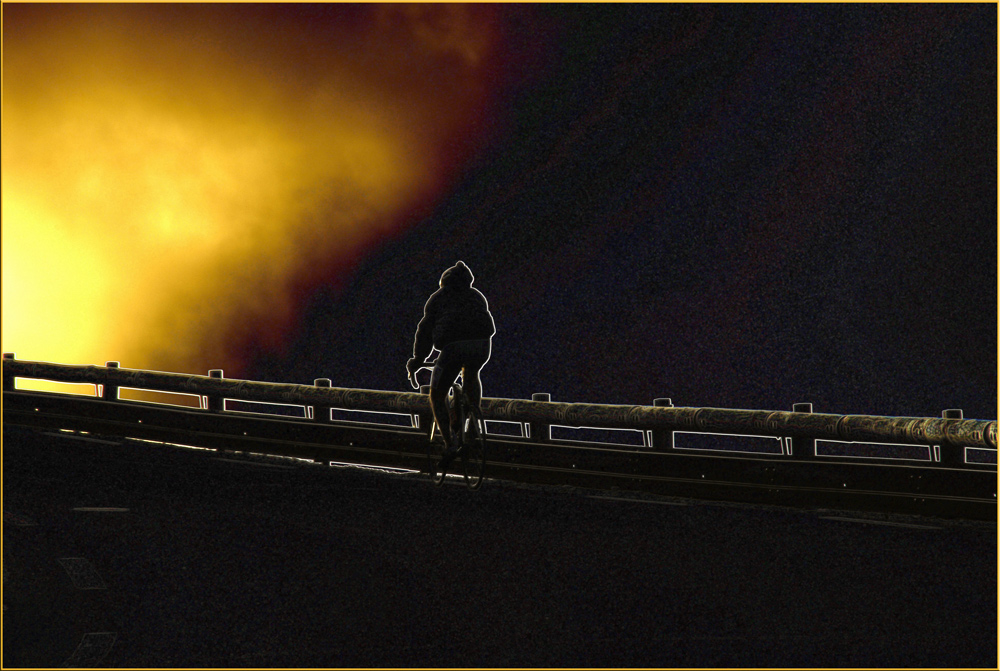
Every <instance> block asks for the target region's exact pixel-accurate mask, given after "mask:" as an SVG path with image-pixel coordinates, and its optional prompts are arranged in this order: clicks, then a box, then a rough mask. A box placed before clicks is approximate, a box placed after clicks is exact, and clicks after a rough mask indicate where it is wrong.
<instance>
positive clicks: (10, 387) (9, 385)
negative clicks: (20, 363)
mask: <svg viewBox="0 0 1000 671" xmlns="http://www.w3.org/2000/svg"><path fill="white" fill-rule="evenodd" d="M3 360H4V361H13V360H14V353H13V352H4V353H3ZM3 388H4V391H14V375H13V373H8V372H7V367H6V366H4V367H3Z"/></svg>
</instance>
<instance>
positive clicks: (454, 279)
mask: <svg viewBox="0 0 1000 671" xmlns="http://www.w3.org/2000/svg"><path fill="white" fill-rule="evenodd" d="M473 279H474V278H473V276H472V271H471V270H469V266H467V265H465V264H464V263H462V262H461V261H459V262H458V263H456V264H455V265H453V266H452V267H451V268H449V269H448V270H446V271H444V273H442V274H441V282H440V283H439V285H440V286H441V288H442V289H443V288H444V287H452V288H455V289H461V288H468V287H470V286H472V280H473Z"/></svg>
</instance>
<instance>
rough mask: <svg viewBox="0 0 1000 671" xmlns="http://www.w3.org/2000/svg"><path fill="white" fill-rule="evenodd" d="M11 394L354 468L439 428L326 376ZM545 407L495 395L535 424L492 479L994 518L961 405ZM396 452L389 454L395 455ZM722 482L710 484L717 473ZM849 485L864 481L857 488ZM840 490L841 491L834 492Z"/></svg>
mask: <svg viewBox="0 0 1000 671" xmlns="http://www.w3.org/2000/svg"><path fill="white" fill-rule="evenodd" d="M17 378H31V379H39V380H52V381H56V382H66V383H85V384H93V385H95V386H97V388H98V389H101V390H103V393H102V394H100V398H85V397H75V398H72V397H68V396H66V395H63V394H46V393H42V392H27V391H20V390H17V389H15V380H16V379H17ZM3 387H4V412H5V422H14V423H21V424H25V425H47V426H52V427H56V426H58V427H59V428H65V429H74V428H81V427H85V426H89V427H90V429H94V430H95V432H96V431H97V430H100V431H104V432H111V433H115V434H122V435H125V434H129V435H134V436H135V437H142V436H150V435H155V436H157V437H158V438H157V439H158V440H164V441H168V442H178V443H182V444H205V443H211V444H210V445H207V446H210V447H218V448H219V449H227V450H241V449H244V448H249V447H250V446H251V444H252V445H253V449H262V450H265V451H266V450H270V451H272V452H274V451H276V450H277V452H276V453H281V454H285V453H288V454H292V453H294V454H299V455H303V454H304V455H306V456H309V455H312V458H317V460H320V461H322V460H326V458H327V457H331V456H335V457H336V458H338V459H341V460H345V461H355V462H366V463H370V462H372V461H373V460H374V461H379V462H380V463H383V464H385V465H391V464H395V465H398V466H401V467H418V468H419V465H420V463H421V459H426V456H425V455H426V451H427V450H426V448H427V427H428V426H429V424H430V413H429V406H428V400H427V396H426V393H422V394H418V393H414V392H397V391H379V390H368V389H348V388H339V387H333V386H332V385H331V384H330V380H329V379H327V378H320V379H317V380H316V381H315V382H314V384H312V385H301V384H285V383H269V382H255V381H250V380H235V379H227V378H225V377H224V376H223V374H222V371H221V370H214V371H211V372H210V374H209V375H208V376H202V375H187V374H179V373H167V372H158V371H146V370H132V369H126V368H122V367H121V366H120V365H118V364H117V362H109V365H106V366H73V365H64V364H54V363H47V362H37V361H19V360H17V359H15V358H14V357H13V356H12V355H8V354H5V355H4V359H3ZM123 387H124V388H132V389H142V390H152V391H159V392H173V393H180V394H189V395H194V396H198V397H199V398H202V399H204V401H203V402H202V404H201V405H200V407H199V408H185V409H178V408H175V407H172V406H162V405H158V404H149V403H141V402H137V401H128V400H121V399H119V396H118V390H119V389H121V388H123ZM230 399H232V400H238V401H247V402H255V403H268V404H284V405H298V406H302V407H304V409H305V410H304V412H303V414H302V416H300V417H298V418H285V417H282V418H278V417H274V416H270V415H268V416H256V417H251V416H249V415H247V414H246V413H236V412H231V411H228V410H226V404H225V401H226V400H230ZM547 399H548V395H541V394H536V395H534V396H533V398H532V400H527V399H500V398H484V399H483V403H482V408H483V415H484V417H485V418H486V420H487V422H490V421H491V420H492V421H496V422H507V423H513V424H515V425H520V426H522V427H525V428H526V429H527V430H525V431H524V435H522V436H506V435H504V436H492V435H491V436H489V438H490V440H491V443H492V444H493V446H494V447H495V448H496V450H495V452H494V456H495V463H493V466H494V468H493V472H494V473H495V474H497V475H498V476H501V475H502V476H503V477H507V478H510V479H520V480H528V479H532V478H535V479H538V478H543V479H547V480H549V481H555V482H563V481H565V482H569V481H573V482H579V481H581V480H588V481H593V482H596V483H597V484H598V486H611V487H621V486H628V487H632V488H644V489H650V488H652V489H657V488H659V490H669V491H671V492H688V491H698V492H700V491H702V490H705V489H706V487H707V488H708V489H712V487H710V486H708V485H709V484H710V483H715V484H714V486H715V488H716V489H717V490H718V491H715V492H714V494H713V495H714V496H722V497H723V498H726V497H729V498H732V497H733V496H736V497H737V498H744V499H745V498H746V494H747V493H748V492H749V490H746V488H747V487H749V488H751V489H755V491H756V490H761V489H763V490H766V491H768V492H770V494H771V495H772V496H771V498H775V496H774V495H776V493H780V492H782V491H783V492H784V494H785V495H786V497H785V498H788V497H790V496H791V494H790V492H791V491H792V490H801V491H807V490H808V491H809V492H812V495H813V498H815V499H816V500H818V499H824V500H826V499H831V500H837V501H840V500H842V499H844V498H845V497H844V492H843V491H839V490H845V489H847V490H850V491H851V492H852V493H854V494H855V495H856V496H855V497H854V498H855V499H857V500H860V499H862V498H865V497H866V496H867V497H868V498H869V499H871V500H872V501H875V500H879V501H881V502H882V503H886V501H887V500H888V499H891V498H895V499H901V498H902V499H906V500H908V501H910V500H911V499H912V501H910V503H914V502H920V501H924V502H926V501H928V500H931V499H933V500H935V501H937V502H938V503H942V502H943V501H945V500H947V501H950V504H949V505H951V506H952V507H954V506H955V505H957V506H958V507H962V506H963V505H965V504H968V505H966V506H965V507H967V508H968V507H970V506H971V507H972V508H977V509H982V510H986V511H987V512H986V513H982V512H979V513H975V515H980V516H981V515H982V514H986V515H987V516H990V515H992V517H993V518H995V516H996V491H995V490H996V486H995V485H996V465H995V463H986V464H984V463H975V462H974V461H973V460H970V459H968V458H967V455H968V453H969V452H970V451H995V450H996V445H997V423H996V421H995V420H978V419H964V418H962V417H961V416H960V415H958V413H956V412H954V411H946V412H945V413H944V414H945V415H946V416H944V417H885V416H874V415H836V414H824V413H814V412H811V406H810V405H809V404H796V406H794V407H793V410H792V411H790V412H789V411H777V410H740V409H725V408H694V407H674V406H673V404H672V401H671V400H670V399H656V400H655V401H654V404H653V405H649V406H637V405H607V404H593V403H558V402H552V401H551V400H547ZM43 407H44V409H45V412H43ZM331 409H335V410H336V409H339V410H347V411H362V412H360V413H359V414H363V413H394V414H398V415H403V416H408V417H409V418H411V421H410V426H408V427H392V426H384V425H370V424H369V425H364V424H363V423H357V422H344V421H340V420H336V419H331V414H330V411H331ZM62 425H65V426H62ZM554 426H560V427H593V428H598V429H609V430H632V431H638V432H640V433H641V435H642V441H641V445H636V446H622V445H608V444H601V443H594V442H587V441H577V440H556V439H554V438H553V437H552V433H551V427H554ZM528 427H530V428H528ZM90 429H85V428H81V430H90ZM140 434H141V435H140ZM681 434H684V435H687V434H699V435H709V434H719V435H730V436H744V437H765V438H771V439H774V441H775V443H774V444H775V445H776V446H777V450H776V452H775V453H774V454H762V453H752V454H748V453H722V452H721V451H719V450H700V449H683V447H682V446H679V445H677V444H675V440H674V437H675V435H681ZM182 438H183V440H182ZM184 440H188V441H195V442H189V443H184ZM817 441H820V442H823V443H824V444H825V443H838V444H852V443H869V444H884V445H886V446H894V445H901V444H902V445H911V446H926V447H927V454H928V457H927V459H925V460H923V461H913V460H912V459H911V460H910V461H906V460H905V459H885V458H862V457H858V456H854V455H850V454H841V455H828V456H822V457H821V456H819V455H818V454H817V448H816V445H817ZM387 447H388V448H391V449H384V448H387ZM491 462H493V460H492V459H491ZM845 469H846V470H845ZM900 469H902V470H900ZM543 474H544V476H543ZM710 474H712V475H713V478H712V479H711V480H710V479H709V478H708V477H707V476H708V475H710ZM847 480H853V484H851V485H850V486H849V484H848V482H846V481H847ZM699 481H700V482H699ZM840 481H845V482H840ZM654 482H655V483H656V486H655V487H654V486H653V484H652V483H654ZM668 483H672V484H668ZM859 483H867V484H859ZM970 483H974V484H970ZM741 487H742V488H744V490H746V491H743V493H742V494H740V493H739V491H738V490H739V489H740V488H741ZM722 490H726V491H722ZM821 490H822V492H825V493H822V494H821ZM828 490H830V491H828ZM890 490H891V491H890ZM833 491H839V495H838V496H833V495H832V492H833ZM758 493H759V492H758ZM928 497H929V498H928ZM776 498H781V496H777V497H776ZM847 498H850V497H847ZM961 501H964V502H965V504H963V503H961ZM896 502H897V503H899V501H896ZM880 505H881V504H880ZM983 506H985V508H983ZM917 507H920V506H919V505H918V506H917ZM925 507H926V506H925ZM930 507H931V508H934V506H933V505H932V506H930ZM938 507H941V506H938ZM946 508H948V506H947V505H945V506H944V507H943V508H942V509H946ZM962 514H967V513H962Z"/></svg>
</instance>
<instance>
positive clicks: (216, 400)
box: [206, 368, 226, 412]
mask: <svg viewBox="0 0 1000 671" xmlns="http://www.w3.org/2000/svg"><path fill="white" fill-rule="evenodd" d="M208 376H209V377H210V378H216V379H221V378H222V369H221V368H214V369H212V370H210V371H208ZM225 406H226V401H225V399H224V398H222V397H221V396H208V397H207V403H206V407H207V408H208V409H209V410H211V411H212V412H222V411H223V410H225Z"/></svg>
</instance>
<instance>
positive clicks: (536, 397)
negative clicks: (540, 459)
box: [527, 393, 552, 443]
mask: <svg viewBox="0 0 1000 671" xmlns="http://www.w3.org/2000/svg"><path fill="white" fill-rule="evenodd" d="M531 400H532V401H539V402H541V403H549V402H550V401H552V395H551V394H545V393H538V394H532V395H531ZM527 429H528V436H527V437H528V438H531V440H533V441H535V442H536V443H547V442H549V441H550V440H552V427H551V426H549V425H548V424H543V423H542V422H529V423H528V425H527Z"/></svg>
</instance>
